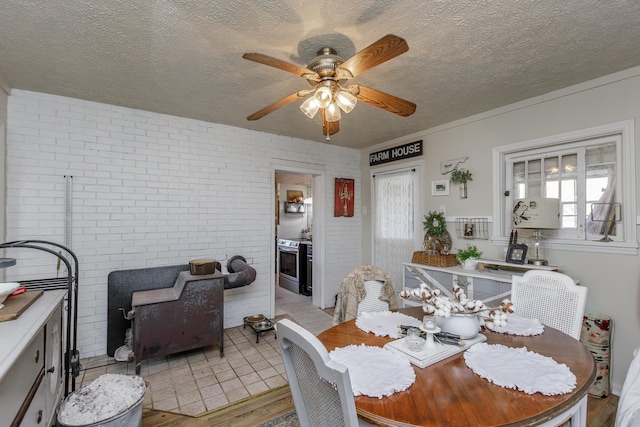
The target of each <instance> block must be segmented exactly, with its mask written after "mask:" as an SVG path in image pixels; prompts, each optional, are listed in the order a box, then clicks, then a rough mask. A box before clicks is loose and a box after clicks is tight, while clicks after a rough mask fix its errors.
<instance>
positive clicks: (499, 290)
mask: <svg viewBox="0 0 640 427" xmlns="http://www.w3.org/2000/svg"><path fill="white" fill-rule="evenodd" d="M402 266H403V272H404V274H403V286H404V287H405V288H417V287H418V286H420V282H425V283H426V284H427V285H429V287H430V288H431V289H440V290H441V291H442V292H444V293H445V294H446V295H448V296H449V297H450V298H452V299H453V293H452V289H453V285H454V283H457V284H458V285H459V286H460V287H461V288H462V289H463V290H464V291H465V293H466V294H467V296H468V297H469V298H470V299H479V300H482V301H484V302H485V304H487V305H489V306H492V305H496V304H497V305H499V304H500V301H502V300H503V299H504V298H509V296H510V295H511V277H512V274H494V273H487V272H480V271H478V270H465V269H463V268H461V267H433V266H430V265H424V264H412V263H405V264H402ZM404 303H405V305H419V303H418V302H416V301H411V300H404Z"/></svg>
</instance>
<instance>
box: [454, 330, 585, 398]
mask: <svg viewBox="0 0 640 427" xmlns="http://www.w3.org/2000/svg"><path fill="white" fill-rule="evenodd" d="M464 361H465V363H466V364H467V366H468V367H469V368H471V370H472V371H473V372H475V373H476V374H478V375H480V376H481V377H482V378H485V379H487V380H488V381H490V382H492V383H494V384H496V385H499V386H501V387H506V388H513V389H517V390H521V391H524V392H525V393H528V394H534V393H542V394H544V395H546V396H552V395H555V394H565V393H570V392H571V391H572V390H573V389H574V388H576V376H575V375H574V374H573V372H571V370H570V369H569V367H568V366H567V365H565V364H559V363H558V362H556V361H555V360H553V359H552V358H550V357H547V356H543V355H541V354H538V353H535V352H532V351H528V350H527V348H526V347H520V348H511V347H507V346H504V345H502V344H486V343H479V344H476V345H474V346H472V347H470V348H469V349H468V350H467V351H465V352H464Z"/></svg>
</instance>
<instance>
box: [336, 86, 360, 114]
mask: <svg viewBox="0 0 640 427" xmlns="http://www.w3.org/2000/svg"><path fill="white" fill-rule="evenodd" d="M336 102H337V103H338V106H339V107H340V108H341V109H342V111H344V112H345V113H347V114H349V113H350V112H351V110H353V107H355V106H356V103H357V102H358V99H357V98H356V97H355V96H353V95H351V94H350V93H349V92H347V91H345V90H341V91H339V92H338V94H337V95H336Z"/></svg>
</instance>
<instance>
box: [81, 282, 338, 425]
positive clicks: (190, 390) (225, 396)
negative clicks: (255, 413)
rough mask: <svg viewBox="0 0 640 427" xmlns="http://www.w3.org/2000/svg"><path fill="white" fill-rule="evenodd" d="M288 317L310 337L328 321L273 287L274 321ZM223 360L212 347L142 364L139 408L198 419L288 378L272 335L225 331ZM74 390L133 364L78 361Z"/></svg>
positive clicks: (305, 301) (299, 298) (304, 300)
mask: <svg viewBox="0 0 640 427" xmlns="http://www.w3.org/2000/svg"><path fill="white" fill-rule="evenodd" d="M247 314H248V315H250V314H256V313H247ZM285 314H286V315H288V316H290V317H291V318H292V319H293V320H294V321H296V322H297V323H299V324H300V325H301V326H303V327H305V328H306V329H308V330H309V331H311V332H312V333H314V334H316V335H317V334H319V333H320V332H322V331H324V330H326V329H328V328H329V327H331V320H332V319H331V316H329V315H328V314H327V313H325V312H324V311H322V310H320V309H319V308H318V307H314V306H312V305H311V297H305V296H303V295H297V294H294V293H293V292H289V291H287V290H285V289H282V288H280V287H277V288H276V313H275V316H279V315H285ZM224 333H225V336H224V357H222V358H221V357H220V351H219V350H218V348H217V347H205V348H202V349H198V350H193V351H189V352H185V353H180V354H176V355H171V356H167V357H159V358H155V359H150V360H146V361H143V362H142V364H141V370H140V374H141V375H142V377H143V378H144V379H145V381H146V383H147V392H146V394H145V397H144V403H143V406H144V407H146V408H154V409H158V410H163V411H170V412H176V413H180V414H185V415H199V414H202V413H204V412H208V411H212V410H214V409H217V408H220V407H222V406H225V405H227V404H229V403H233V402H237V401H240V400H243V399H245V398H248V397H250V396H255V395H258V394H261V393H263V392H265V391H268V390H271V389H275V388H278V387H281V386H283V385H285V384H286V383H287V376H286V373H285V370H284V365H283V364H282V358H281V357H280V353H279V350H278V342H277V340H276V339H275V335H274V332H273V331H269V332H265V333H262V334H260V337H259V341H260V342H259V343H256V334H255V332H253V330H252V329H251V328H249V327H247V328H243V327H242V326H238V327H234V328H229V329H225V331H224ZM80 363H81V365H82V370H81V371H80V376H79V377H77V378H76V388H79V387H80V386H82V384H85V383H87V382H90V381H91V380H94V379H95V378H97V377H99V376H100V375H102V374H105V373H119V374H133V373H135V364H134V363H125V362H117V361H115V359H114V358H112V357H109V356H106V355H104V356H97V357H90V358H86V359H82V360H81V361H80Z"/></svg>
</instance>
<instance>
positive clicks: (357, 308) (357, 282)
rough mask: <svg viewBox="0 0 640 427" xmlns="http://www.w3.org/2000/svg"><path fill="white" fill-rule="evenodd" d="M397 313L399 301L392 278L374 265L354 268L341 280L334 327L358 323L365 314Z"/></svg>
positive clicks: (334, 315)
mask: <svg viewBox="0 0 640 427" xmlns="http://www.w3.org/2000/svg"><path fill="white" fill-rule="evenodd" d="M396 309H398V298H397V296H396V293H395V290H394V289H393V284H392V282H391V278H390V277H389V274H388V273H387V272H385V271H384V270H382V269H380V268H378V267H375V266H373V265H368V264H365V265H360V266H358V267H354V268H353V269H351V271H349V273H348V274H347V275H346V276H345V278H344V279H343V280H342V284H341V285H340V289H339V290H338V295H336V306H335V310H334V312H333V324H334V325H337V324H339V323H342V322H346V321H347V320H351V319H355V318H356V317H358V316H360V314H362V313H363V312H365V311H366V312H372V311H387V310H396Z"/></svg>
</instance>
